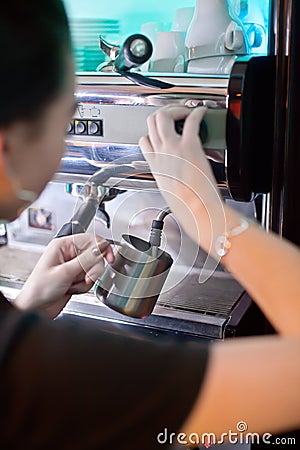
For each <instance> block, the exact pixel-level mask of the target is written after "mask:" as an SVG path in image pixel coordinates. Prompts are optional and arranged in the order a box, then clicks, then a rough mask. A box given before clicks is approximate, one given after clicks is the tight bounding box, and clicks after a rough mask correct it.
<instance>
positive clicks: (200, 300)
mask: <svg viewBox="0 0 300 450" xmlns="http://www.w3.org/2000/svg"><path fill="white" fill-rule="evenodd" d="M198 280H199V273H193V274H191V275H189V276H188V277H187V278H186V279H185V280H184V281H183V282H182V283H181V284H180V285H179V286H178V287H177V288H175V289H174V290H172V291H171V292H170V293H167V294H163V295H162V296H161V297H160V299H159V301H158V305H159V306H161V307H163V308H168V309H172V310H175V311H176V310H178V311H185V312H192V313H197V314H205V315H211V316H216V317H223V318H228V317H229V315H230V313H231V311H232V309H233V308H234V306H235V305H236V303H237V301H238V300H239V298H240V296H241V294H242V293H243V288H242V287H241V286H240V285H239V283H238V282H237V281H235V280H234V279H233V278H232V277H231V276H230V275H229V274H227V273H225V272H215V274H214V275H213V276H212V277H211V278H210V279H209V280H207V281H206V282H205V283H204V284H199V281H198Z"/></svg>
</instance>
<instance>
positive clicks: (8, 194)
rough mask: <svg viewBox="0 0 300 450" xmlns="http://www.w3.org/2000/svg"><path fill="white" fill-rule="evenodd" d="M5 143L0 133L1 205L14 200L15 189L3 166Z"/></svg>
mask: <svg viewBox="0 0 300 450" xmlns="http://www.w3.org/2000/svg"><path fill="white" fill-rule="evenodd" d="M4 152H5V141H4V135H3V133H2V132H1V131H0V202H1V204H2V205H3V204H9V203H10V202H11V201H12V200H13V199H15V198H16V187H15V183H14V182H13V180H12V178H11V177H10V176H9V174H8V170H7V166H6V164H5V157H4Z"/></svg>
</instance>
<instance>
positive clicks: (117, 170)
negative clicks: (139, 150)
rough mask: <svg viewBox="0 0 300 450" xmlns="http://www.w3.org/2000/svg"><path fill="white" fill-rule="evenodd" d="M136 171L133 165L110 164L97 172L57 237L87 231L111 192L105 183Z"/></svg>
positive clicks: (87, 184)
mask: <svg viewBox="0 0 300 450" xmlns="http://www.w3.org/2000/svg"><path fill="white" fill-rule="evenodd" d="M134 173H136V169H135V168H134V167H132V166H113V167H112V166H109V167H107V168H105V169H102V170H99V171H98V172H96V173H95V174H94V175H93V176H92V177H91V178H90V180H89V181H88V183H86V185H85V192H86V196H85V199H84V202H83V203H82V204H81V205H80V207H79V208H78V210H77V211H76V212H75V214H74V215H73V217H72V218H71V219H70V220H69V222H67V223H65V224H64V225H63V226H62V227H61V229H60V230H59V231H58V233H57V234H56V236H55V238H60V237H63V236H70V235H72V234H79V233H85V232H86V231H87V229H88V227H89V225H90V223H91V221H92V220H93V219H94V217H95V215H96V213H97V210H98V208H99V205H101V203H102V201H103V200H104V199H105V197H106V196H107V195H108V193H109V188H107V187H104V186H103V184H104V183H105V182H106V181H107V180H108V179H109V178H112V177H117V176H130V175H132V174H134Z"/></svg>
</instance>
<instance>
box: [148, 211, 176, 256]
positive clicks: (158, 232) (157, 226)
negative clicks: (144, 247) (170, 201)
mask: <svg viewBox="0 0 300 450" xmlns="http://www.w3.org/2000/svg"><path fill="white" fill-rule="evenodd" d="M171 213H172V211H171V209H170V208H169V207H167V208H165V209H163V210H162V211H160V213H159V214H158V216H157V218H156V219H154V220H153V221H152V226H151V231H150V236H149V243H150V244H151V247H152V256H153V257H156V256H157V253H158V249H159V247H160V244H161V236H162V231H163V228H164V220H165V218H166V217H167V216H168V215H169V214H171Z"/></svg>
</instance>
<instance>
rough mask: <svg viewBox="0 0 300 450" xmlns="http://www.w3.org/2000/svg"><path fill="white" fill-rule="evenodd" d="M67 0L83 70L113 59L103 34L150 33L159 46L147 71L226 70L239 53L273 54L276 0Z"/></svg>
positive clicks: (118, 40)
mask: <svg viewBox="0 0 300 450" xmlns="http://www.w3.org/2000/svg"><path fill="white" fill-rule="evenodd" d="M64 1H65V5H66V8H67V12H68V15H69V18H70V24H71V30H72V37H73V47H74V54H75V58H76V63H77V70H78V71H83V72H85V71H96V70H97V68H98V70H100V69H101V70H103V67H104V66H105V65H106V64H105V63H107V62H108V61H109V58H108V57H107V56H105V55H104V54H103V53H102V52H101V51H100V50H99V35H101V36H103V38H104V39H105V40H107V41H109V42H111V43H113V44H116V45H121V44H122V43H123V42H124V40H125V39H126V38H127V37H128V36H129V35H131V34H134V33H142V34H145V35H147V36H148V37H149V38H150V40H151V42H152V44H153V47H154V50H153V55H152V58H151V60H150V61H149V62H147V63H146V64H144V65H143V66H141V67H140V68H139V69H137V70H140V71H142V72H159V73H161V72H164V73H174V72H175V73H176V72H177V73H178V72H179V73H184V72H189V73H200V74H201V73H202V74H206V73H214V74H220V75H224V74H225V75H226V74H228V73H230V69H231V67H232V64H233V62H234V61H235V60H236V59H237V58H244V57H249V56H251V55H261V54H267V53H268V36H269V10H270V3H271V0H216V1H214V2H212V1H211V0H151V2H137V1H136V0H122V1H119V0H118V1H117V0H116V1H113V0H64ZM104 70H105V69H104Z"/></svg>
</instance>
